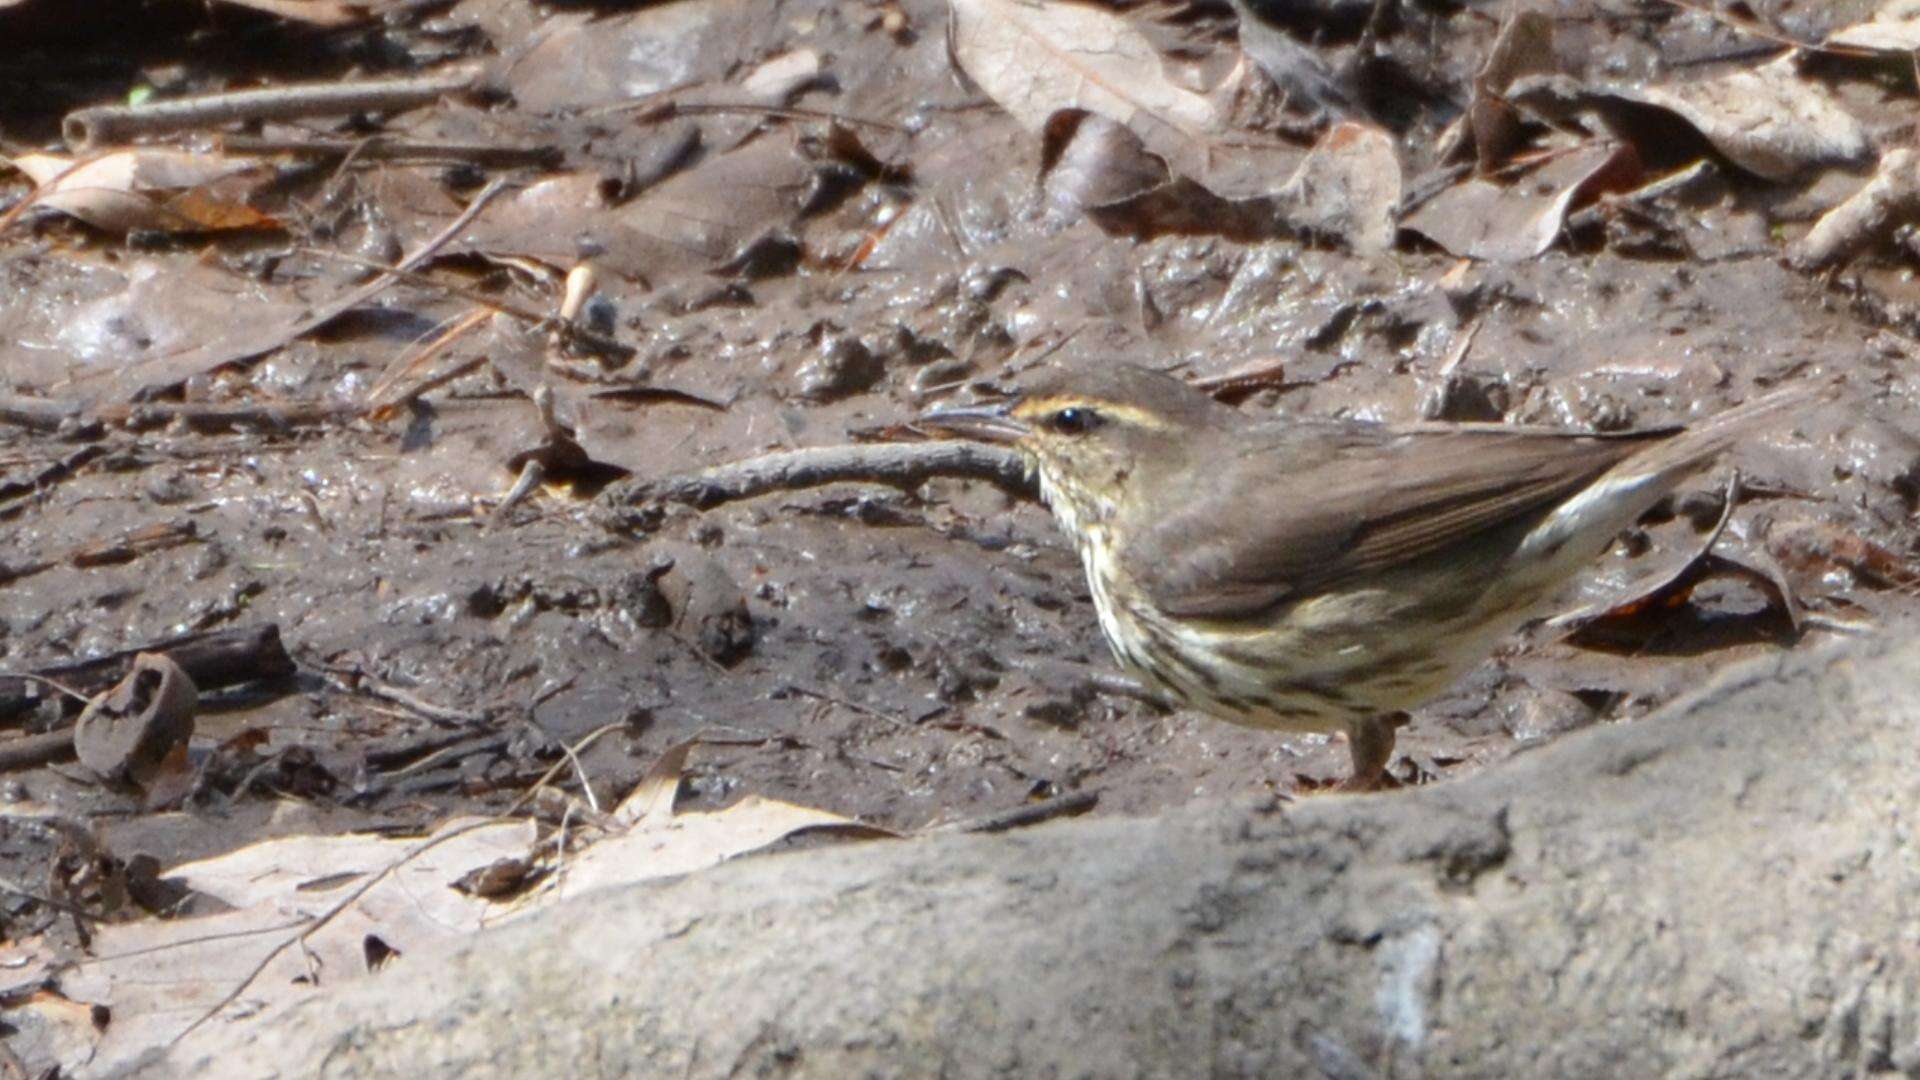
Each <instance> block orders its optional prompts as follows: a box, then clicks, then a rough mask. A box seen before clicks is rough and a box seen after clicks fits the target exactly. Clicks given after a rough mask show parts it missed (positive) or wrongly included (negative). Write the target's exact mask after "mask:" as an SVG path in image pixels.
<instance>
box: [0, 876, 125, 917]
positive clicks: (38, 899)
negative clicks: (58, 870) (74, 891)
mask: <svg viewBox="0 0 1920 1080" xmlns="http://www.w3.org/2000/svg"><path fill="white" fill-rule="evenodd" d="M0 892H10V893H12V894H13V895H15V896H18V897H22V898H24V899H27V900H31V901H33V902H34V903H36V904H44V905H46V906H47V907H50V908H52V909H54V910H55V911H64V912H66V913H67V914H69V915H71V916H73V917H74V918H76V919H85V920H87V921H88V922H98V921H99V920H100V916H99V914H97V913H95V912H91V911H88V910H87V909H86V908H83V907H80V906H79V905H77V904H69V903H67V902H66V901H65V900H56V899H54V898H53V897H51V896H43V895H41V894H40V893H37V892H34V891H33V890H32V889H29V888H27V887H26V886H24V885H22V884H20V883H19V882H17V881H14V880H12V879H11V878H7V877H0Z"/></svg>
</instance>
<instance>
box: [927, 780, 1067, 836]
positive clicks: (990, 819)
mask: <svg viewBox="0 0 1920 1080" xmlns="http://www.w3.org/2000/svg"><path fill="white" fill-rule="evenodd" d="M1099 802H1100V792H1099V791H1097V790H1095V791H1076V792H1074V793H1073V794H1071V795H1062V796H1060V797H1059V798H1056V799H1047V800H1045V801H1044V802H1037V803H1029V804H1027V805H1025V806H1016V807H1014V808H1013V809H1011V810H1003V811H1001V812H1000V813H997V814H988V815H987V816H986V817H983V818H976V819H974V820H973V821H962V822H958V823H955V824H953V825H948V826H945V827H943V828H942V829H940V830H939V831H941V832H975V833H978V832H986V833H992V832H1005V831H1007V830H1008V829H1019V828H1024V827H1026V826H1028V825H1038V824H1039V823H1040V822H1043V821H1051V820H1053V819H1054V818H1057V817H1076V816H1078V815H1080V814H1084V813H1086V812H1087V811H1089V810H1091V809H1093V808H1094V807H1095V806H1096V805H1098V804H1099Z"/></svg>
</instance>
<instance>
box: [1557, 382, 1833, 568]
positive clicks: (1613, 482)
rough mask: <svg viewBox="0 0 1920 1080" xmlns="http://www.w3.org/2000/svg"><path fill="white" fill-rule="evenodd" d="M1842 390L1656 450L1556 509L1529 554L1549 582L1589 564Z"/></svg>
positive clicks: (1779, 393)
mask: <svg viewBox="0 0 1920 1080" xmlns="http://www.w3.org/2000/svg"><path fill="white" fill-rule="evenodd" d="M1836 390H1837V387H1834V386H1829V385H1822V386H1794V387H1788V388H1785V389H1781V390H1775V391H1773V392H1771V393H1768V394H1765V395H1763V396H1761V397H1758V398H1755V399H1754V400H1752V401H1749V402H1747V403H1746V404H1744V405H1739V406H1736V407H1734V408H1732V409H1728V410H1727V411H1726V412H1723V413H1720V414H1718V415H1716V416H1711V417H1708V418H1707V419H1706V420H1704V421H1702V422H1701V423H1699V424H1696V425H1694V426H1692V427H1689V428H1685V429H1683V430H1681V431H1678V432H1676V433H1675V434H1674V435H1673V436H1672V437H1671V438H1667V439H1662V440H1660V441H1658V442H1655V443H1651V444H1650V445H1648V446H1647V448H1646V449H1644V450H1641V451H1640V452H1638V453H1635V454H1632V455H1630V456H1628V457H1626V458H1624V459H1622V460H1621V461H1620V463H1619V464H1617V465H1615V466H1614V467H1613V468H1612V469H1610V470H1608V471H1607V472H1606V473H1605V474H1603V475H1602V476H1601V477H1600V478H1599V479H1597V480H1595V481H1594V482H1593V483H1592V484H1590V485H1588V486H1587V488H1586V489H1585V490H1583V491H1581V492H1580V493H1579V494H1577V495H1575V496H1574V497H1573V498H1571V499H1569V500H1567V501H1566V502H1565V503H1563V504H1561V505H1560V506H1559V507H1557V508H1556V509H1555V510H1554V512H1553V513H1552V514H1551V515H1550V516H1549V517H1548V518H1547V519H1546V520H1545V521H1543V522H1541V523H1540V525H1539V526H1538V527H1537V528H1535V529H1534V531H1533V532H1532V533H1530V534H1529V535H1528V536H1527V539H1526V540H1525V541H1524V542H1523V547H1524V548H1525V549H1526V550H1528V551H1530V552H1533V553H1534V554H1536V555H1538V556H1539V559H1537V560H1536V561H1537V562H1538V563H1539V564H1540V568H1541V572H1542V573H1543V574H1545V573H1557V572H1558V570H1557V569H1554V568H1555V567H1558V566H1559V564H1561V563H1562V562H1565V563H1567V564H1569V565H1571V564H1574V563H1584V562H1585V561H1586V560H1588V559H1590V558H1592V557H1593V556H1595V555H1598V554H1599V552H1600V551H1601V550H1604V548H1605V545H1606V544H1608V543H1611V542H1612V541H1613V538H1614V537H1615V536H1616V535H1618V534H1619V533H1620V532H1621V531H1622V530H1624V529H1626V528H1627V527H1629V526H1631V525H1632V524H1633V523H1634V522H1636V521H1638V520H1639V519H1640V517H1641V515H1643V514H1645V513H1646V512H1647V511H1648V510H1651V509H1652V508H1653V505H1654V504H1655V503H1657V502H1659V501H1660V500H1661V499H1662V498H1664V497H1665V496H1666V495H1667V493H1668V492H1670V491H1672V490H1673V489H1674V488H1676V487H1678V486H1679V485H1680V484H1681V483H1682V482H1683V481H1685V480H1686V479H1687V478H1688V477H1689V476H1692V475H1693V474H1695V473H1697V472H1700V471H1702V470H1704V469H1706V468H1707V467H1708V466H1710V465H1712V464H1713V462H1714V461H1715V459H1717V458H1718V457H1719V456H1720V454H1721V453H1722V452H1723V451H1725V450H1726V449H1727V448H1728V447H1730V446H1732V445H1733V444H1734V443H1736V442H1738V441H1740V440H1741V439H1743V438H1746V437H1747V436H1749V435H1752V434H1753V433H1754V432H1756V431H1759V430H1763V429H1765V428H1768V427H1772V426H1775V425H1783V424H1786V423H1788V422H1790V421H1791V420H1792V418H1793V416H1794V414H1795V413H1796V412H1798V411H1800V410H1804V409H1807V408H1810V407H1812V406H1814V405H1816V404H1818V403H1820V402H1821V401H1823V400H1827V399H1829V398H1831V397H1832V396H1833V395H1834V394H1835V392H1836ZM1588 548H1591V549H1592V550H1591V551H1588V550H1587V549H1588ZM1549 564H1551V565H1549Z"/></svg>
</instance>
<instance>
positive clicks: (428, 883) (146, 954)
mask: <svg viewBox="0 0 1920 1080" xmlns="http://www.w3.org/2000/svg"><path fill="white" fill-rule="evenodd" d="M693 745H694V744H693V743H685V744H681V745H680V746H676V747H674V748H672V749H671V750H669V751H668V752H667V753H666V754H665V755H663V756H662V758H661V760H660V761H659V762H658V763H657V764H656V765H655V766H654V768H653V769H652V770H650V771H649V772H648V774H647V776H646V777H645V778H644V779H643V780H642V781H641V782H640V783H639V784H638V785H636V787H635V788H634V791H633V792H632V793H631V794H630V795H629V796H628V797H627V799H626V800H624V801H623V802H622V803H621V805H620V807H619V808H617V809H616V810H615V811H614V813H613V814H612V815H610V816H609V817H608V818H607V819H606V820H605V823H604V824H605V826H606V827H607V828H608V829H609V831H607V832H606V833H605V834H604V835H599V836H592V837H590V839H588V840H587V842H586V843H585V844H584V846H583V847H581V848H580V849H579V850H578V851H575V852H573V853H570V854H568V855H567V856H565V857H564V858H563V859H562V860H561V862H560V865H559V867H558V872H557V873H556V874H554V875H552V876H550V877H549V878H547V880H546V883H545V884H544V886H543V887H541V888H537V889H535V890H534V891H532V892H531V893H526V894H524V895H520V896H518V897H517V898H514V899H511V900H508V901H505V902H495V901H493V900H490V899H488V898H487V897H486V896H485V895H476V892H484V890H473V889H471V888H470V887H465V886H467V884H468V882H469V881H470V877H471V875H473V874H474V873H475V872H476V871H481V870H485V869H487V868H489V867H496V866H498V865H500V864H502V863H503V862H506V861H510V860H517V861H519V862H521V863H522V864H525V865H535V864H538V863H540V862H541V861H542V856H541V854H540V853H541V851H543V850H548V851H550V850H551V849H550V848H549V847H547V845H544V844H540V843H538V840H539V830H538V828H537V827H536V826H535V825H534V823H532V822H528V821H511V820H492V819H485V818H463V819H456V820H452V821H448V822H446V823H445V824H443V825H441V826H440V828H439V829H437V830H436V831H435V832H434V834H433V835H432V836H430V837H427V838H424V839H423V838H419V837H414V838H393V837H386V836H372V835H346V836H295V837H286V838H282V839H277V840H269V841H265V842H262V843H258V844H252V845H249V846H247V847H244V848H241V849H240V850H238V851H234V852H231V853H228V854H226V855H221V856H217V857H215V858H211V859H202V860H199V861H197V862H193V863H188V864H185V865H182V866H178V867H175V868H174V869H173V870H172V871H170V872H168V873H167V874H166V875H164V876H165V877H167V878H170V879H177V880H179V881H181V882H183V883H184V884H186V885H189V886H190V887H192V888H193V889H195V890H196V891H198V892H201V893H205V894H207V895H209V896H212V897H215V898H217V899H219V900H221V901H223V902H225V903H227V904H231V905H233V906H234V907H235V908H236V909H237V910H234V911H230V912H226V913H223V914H220V915H214V916H208V917H204V918H196V919H178V920H158V919H148V920H143V921H140V922H135V923H122V924H111V925H105V926H102V927H100V929H99V932H98V935H97V937H96V939H95V944H94V950H93V951H94V953H95V955H96V956H97V957H98V959H95V960H90V961H87V962H86V963H84V964H83V965H81V966H80V967H78V968H77V969H74V970H72V971H70V972H68V973H67V974H65V975H63V976H62V978H61V980H60V989H61V991H62V992H63V993H64V994H65V995H66V996H67V997H69V998H72V999H74V1000H76V1001H82V1002H90V1003H95V1004H102V1005H109V1006H110V1007H111V1009H112V1016H113V1024H112V1025H111V1027H110V1028H109V1029H108V1031H107V1033H106V1037H105V1039H104V1040H103V1041H102V1043H101V1045H100V1047H99V1051H98V1053H99V1056H98V1058H97V1059H96V1060H97V1061H98V1062H107V1063H111V1062H114V1061H117V1060H122V1059H124V1058H125V1057H126V1056H128V1055H131V1054H134V1053H137V1052H139V1051H141V1050H143V1049H146V1048H149V1047H152V1046H155V1045H159V1044H161V1043H164V1042H167V1041H169V1040H171V1039H173V1038H174V1037H175V1036H177V1035H178V1034H179V1033H180V1032H182V1031H184V1030H186V1028H188V1027H189V1026H191V1025H193V1024H195V1023H196V1022H198V1021H200V1020H201V1019H202V1017H204V1016H205V1015H206V1014H207V1013H208V1011H209V1010H211V1009H214V1008H216V1007H218V1006H221V1004H222V1002H224V1001H226V1000H227V998H228V997H229V995H231V994H233V993H234V991H235V990H236V988H239V987H242V986H245V987H246V989H245V990H244V992H242V993H241V994H240V996H239V997H237V998H235V999H234V1005H235V1007H239V1008H246V1009H259V1008H264V1007H267V1006H270V1005H273V1004H276V1003H278V1002H281V1001H285V1000H288V999H290V998H292V997H295V996H298V995H300V994H304V993H306V992H309V991H311V990H312V989H313V988H315V986H330V985H334V984H336V983H338V982H339V981H340V980H342V979H346V978H352V977H355V976H358V975H362V974H365V973H367V972H368V971H370V970H373V969H375V968H377V967H378V966H379V964H381V963H382V962H384V960H385V959H386V958H387V957H390V956H392V955H393V954H395V953H400V954H404V953H407V952H410V951H415V950H418V949H422V948H425V947H427V946H430V945H433V944H435V943H436V942H441V941H445V940H449V939H452V938H455V937H459V936H462V935H465V934H469V933H472V932H474V931H476V930H478V929H480V928H481V927H483V926H485V925H489V924H497V923H502V922H506V921H510V920H512V919H517V918H521V917H524V916H526V915H528V914H531V913H532V912H534V911H538V910H542V909H544V908H545V907H546V906H548V905H550V904H553V903H557V902H559V901H560V900H561V899H564V898H565V897H569V896H576V895H579V894H580V893H583V892H586V891H589V890H592V889H601V888H607V887H610V886H615V885H623V884H629V883H633V882H639V881H646V880H650V879H654V878H661V877H668V876H673V875H678V874H685V873H689V872H691V871H695V870H700V869H705V868H706V867H710V866H714V865H716V864H718V863H720V862H723V861H725V860H727V859H729V858H732V857H733V856H735V855H740V854H743V853H745V852H748V851H752V850H755V849H757V848H761V847H765V846H766V845H768V844H770V843H773V842H775V841H777V840H780V839H781V838H783V837H786V836H789V835H791V834H793V833H794V832H797V831H799V830H801V829H810V828H820V827H843V828H847V827H851V828H854V829H858V830H860V831H861V832H863V833H865V834H869V835H873V834H877V833H879V830H874V829H869V828H867V827H864V826H860V825H859V824H858V823H857V822H854V821H853V820H852V819H850V818H847V817H844V816H842V815H840V814H835V813H833V812H831V811H827V810H818V809H814V808H811V807H805V806H797V805H795V804H792V803H786V802H781V801H779V800H776V799H767V798H762V797H760V796H749V797H747V798H745V799H743V800H741V801H740V802H738V803H736V804H734V805H733V806H730V807H728V808H726V809H724V810H718V811H714V812H711V813H694V814H675V813H673V809H672V808H673V796H674V794H675V792H676V791H677V789H678V787H679V784H680V778H681V769H682V768H683V767H684V765H685V763H686V757H687V752H688V750H690V749H691V748H692V746H693ZM889 835H890V834H889ZM548 861H550V858H549V860H548ZM296 938H297V939H298V940H297V941H296V940H295V939H296ZM276 950H278V951H277V953H276ZM28 959H29V960H32V959H34V958H33V957H31V956H30V957H28ZM263 965H264V966H263Z"/></svg>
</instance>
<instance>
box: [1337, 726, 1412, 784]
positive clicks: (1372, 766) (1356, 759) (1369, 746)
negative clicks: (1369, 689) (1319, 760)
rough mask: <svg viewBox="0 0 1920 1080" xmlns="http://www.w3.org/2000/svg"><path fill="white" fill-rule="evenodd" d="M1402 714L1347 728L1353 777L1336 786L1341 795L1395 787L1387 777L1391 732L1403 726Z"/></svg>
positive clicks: (1393, 782)
mask: <svg viewBox="0 0 1920 1080" xmlns="http://www.w3.org/2000/svg"><path fill="white" fill-rule="evenodd" d="M1409 719H1410V717H1408V716H1407V714H1406V713H1403V712H1391V713H1382V714H1380V715H1378V716H1369V717H1367V718H1366V719H1365V720H1355V721H1354V722H1353V723H1351V724H1348V725H1347V751H1348V753H1350V754H1351V755H1352V756H1353V775H1351V776H1349V777H1347V778H1346V779H1345V780H1343V781H1341V782H1340V787H1339V790H1341V791H1354V792H1358V791H1381V790H1384V789H1386V788H1391V787H1398V786H1399V785H1398V784H1397V783H1396V782H1395V781H1394V779H1393V777H1391V776H1388V775H1387V762H1388V761H1391V760H1392V759H1393V736H1394V732H1396V731H1399V730H1400V729H1401V728H1403V727H1405V726H1407V721H1408V720H1409Z"/></svg>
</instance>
